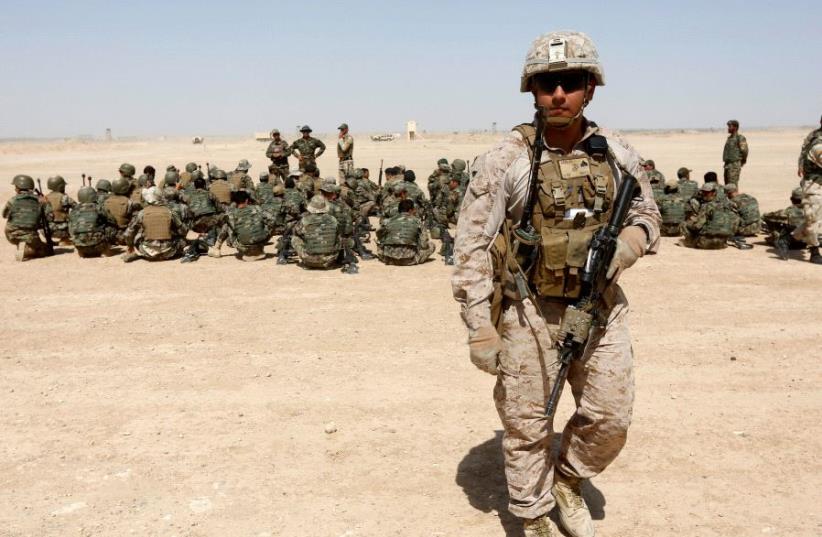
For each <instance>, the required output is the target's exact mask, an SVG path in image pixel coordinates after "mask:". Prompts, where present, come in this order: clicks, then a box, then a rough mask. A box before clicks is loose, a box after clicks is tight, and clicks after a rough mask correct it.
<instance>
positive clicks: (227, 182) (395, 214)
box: [3, 159, 468, 274]
mask: <svg viewBox="0 0 822 537" xmlns="http://www.w3.org/2000/svg"><path fill="white" fill-rule="evenodd" d="M250 167H251V166H250V164H249V163H248V161H246V160H242V161H240V163H239V164H238V165H237V167H236V169H235V170H234V171H232V172H230V173H226V172H225V171H223V170H221V169H218V168H216V167H208V166H207V167H206V169H205V170H202V169H201V167H200V166H198V165H197V164H195V163H189V164H187V165H186V167H185V170H184V171H179V170H177V168H175V167H174V166H169V167H168V168H167V170H166V173H165V175H164V176H163V178H162V179H161V180H160V181H155V170H154V168H152V167H151V166H147V167H146V168H145V169H144V173H143V175H141V176H140V177H139V178H135V174H136V170H135V168H134V166H133V165H131V164H123V165H122V166H120V168H119V175H120V176H119V177H118V178H117V179H115V180H114V181H107V180H105V179H101V180H99V181H97V183H96V185H95V186H94V187H92V186H91V182H92V180H91V178H89V179H88V184H86V179H85V177H84V178H83V187H82V188H81V189H79V191H78V193H77V198H78V200H77V201H74V200H73V199H71V197H70V196H68V195H67V194H66V192H65V189H66V181H65V180H64V179H63V178H62V177H59V176H56V177H52V178H50V179H49V180H48V183H47V184H48V188H49V190H50V192H49V193H48V194H46V195H44V194H43V193H42V192H40V191H39V190H37V189H35V188H34V181H33V180H32V178H31V177H29V176H25V175H18V176H16V177H15V178H14V180H13V181H12V183H13V184H14V186H15V189H16V195H15V196H14V197H13V198H12V199H11V200H10V201H9V202H8V204H7V205H6V207H5V209H4V213H3V215H4V217H5V218H7V219H8V221H7V224H6V237H7V238H8V240H9V241H11V242H12V243H14V244H16V245H17V246H18V253H17V259H18V260H23V259H25V258H32V257H41V256H44V255H48V250H49V248H48V247H47V246H49V244H51V245H52V246H53V243H51V242H50V241H52V240H59V241H60V242H61V243H62V244H73V245H74V246H75V249H76V251H77V253H78V255H80V256H81V257H96V256H100V255H111V254H112V253H114V248H115V247H117V246H125V247H126V249H127V251H126V253H125V254H124V255H123V260H124V261H126V262H131V261H134V260H136V259H139V258H144V259H147V260H167V259H173V258H177V257H180V256H183V260H182V261H183V262H191V261H194V260H196V259H198V258H199V256H200V255H202V254H206V253H207V254H208V255H209V256H211V257H220V256H221V255H222V247H223V245H228V246H231V247H233V248H234V249H235V250H236V252H237V254H236V255H237V257H239V258H240V259H243V260H245V261H254V260H260V259H264V258H265V254H264V247H265V245H266V244H268V243H269V241H270V240H271V239H272V237H274V236H275V235H279V240H278V241H277V254H276V257H277V262H278V263H279V264H286V263H289V262H290V261H291V260H292V259H296V260H297V262H298V263H300V265H301V266H303V267H305V268H331V267H341V268H342V270H343V272H346V273H349V274H352V273H356V272H357V271H358V268H357V267H358V265H357V264H358V257H359V259H371V258H373V254H372V253H371V252H370V251H369V250H368V249H366V248H365V246H364V243H367V242H369V241H370V232H372V231H375V230H374V228H373V227H371V224H370V221H369V217H372V216H373V217H378V218H379V222H380V226H379V229H377V230H376V245H377V252H376V255H377V257H378V258H379V259H380V260H381V261H383V262H384V263H386V264H395V265H413V264H418V263H422V262H424V261H425V260H427V259H428V258H429V257H430V256H431V255H432V254H433V251H434V246H433V245H432V244H431V242H430V236H431V235H432V234H433V235H434V236H435V237H437V238H438V239H440V240H442V248H441V250H440V254H441V255H442V256H443V257H444V260H445V262H446V263H448V264H452V263H453V240H452V239H451V235H450V232H449V225H451V224H456V217H457V213H458V210H459V204H460V202H461V200H462V193H463V192H464V188H465V185H466V184H467V182H468V174H467V173H466V172H465V171H464V170H465V162H464V161H460V160H457V161H455V162H454V163H453V169H452V166H450V165H448V163H447V161H444V159H443V160H442V161H441V163H439V164H438V168H437V170H435V172H434V173H433V174H431V177H430V178H429V184H428V190H429V193H430V195H431V198H430V199H428V198H426V196H425V195H424V194H423V192H422V190H421V189H420V188H419V187H418V186H417V184H416V175H415V173H414V172H413V170H405V169H404V167H402V166H396V167H393V168H388V169H387V170H385V176H386V180H385V184H384V185H378V184H377V183H374V181H372V180H371V179H370V176H369V171H368V170H367V169H364V168H356V169H353V170H351V172H350V173H349V174H347V175H346V176H345V177H344V179H343V180H342V181H341V184H338V182H337V180H336V179H335V178H326V179H321V178H320V176H319V172H318V170H317V169H316V166H314V165H313V164H309V165H307V166H305V167H304V170H303V171H301V170H290V171H289V172H288V173H287V174H284V173H282V170H279V169H277V168H276V166H275V165H274V164H272V166H271V167H270V168H269V172H268V173H263V174H260V176H259V181H258V183H257V184H254V181H252V179H251V178H250V177H249V175H248V170H249V169H250ZM272 168H273V169H272ZM283 175H285V177H284V178H283ZM380 182H382V181H380ZM39 230H43V231H44V235H46V239H45V241H44V240H41V239H40V237H39ZM46 231H47V232H48V233H45V232H46ZM190 232H193V233H194V234H195V235H196V236H195V237H194V238H191V239H189V238H188V236H189V233H190ZM47 243H49V244H47Z"/></svg>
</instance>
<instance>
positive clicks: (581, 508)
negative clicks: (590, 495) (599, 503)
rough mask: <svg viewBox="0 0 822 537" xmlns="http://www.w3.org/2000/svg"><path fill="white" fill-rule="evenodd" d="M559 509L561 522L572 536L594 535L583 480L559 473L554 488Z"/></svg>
mask: <svg viewBox="0 0 822 537" xmlns="http://www.w3.org/2000/svg"><path fill="white" fill-rule="evenodd" d="M552 492H553V493H554V499H555V500H556V501H557V509H558V510H559V522H560V524H562V527H563V528H565V531H567V532H568V533H569V534H570V535H571V537H594V535H595V531H594V522H593V520H591V512H590V511H588V506H587V505H586V504H585V500H584V499H583V497H582V480H581V479H576V478H573V477H567V476H560V475H557V480H556V483H554V488H553V490H552Z"/></svg>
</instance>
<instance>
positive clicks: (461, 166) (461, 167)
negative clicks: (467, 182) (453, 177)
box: [451, 158, 467, 172]
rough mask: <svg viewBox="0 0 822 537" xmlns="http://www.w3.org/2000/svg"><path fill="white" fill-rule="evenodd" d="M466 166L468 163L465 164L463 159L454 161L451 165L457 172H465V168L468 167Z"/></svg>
mask: <svg viewBox="0 0 822 537" xmlns="http://www.w3.org/2000/svg"><path fill="white" fill-rule="evenodd" d="M466 166H467V164H466V163H465V161H464V160H462V159H461V158H457V159H454V162H452V163H451V168H452V169H453V170H454V171H455V172H463V171H465V167H466Z"/></svg>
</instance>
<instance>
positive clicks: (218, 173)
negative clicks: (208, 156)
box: [211, 169, 226, 179]
mask: <svg viewBox="0 0 822 537" xmlns="http://www.w3.org/2000/svg"><path fill="white" fill-rule="evenodd" d="M211 178H212V179H225V178H226V174H225V172H224V171H223V170H220V169H217V170H214V171H212V172H211Z"/></svg>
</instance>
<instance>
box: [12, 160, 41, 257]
mask: <svg viewBox="0 0 822 537" xmlns="http://www.w3.org/2000/svg"><path fill="white" fill-rule="evenodd" d="M11 184H13V185H14V191H15V195H14V197H13V198H11V199H10V200H9V201H7V202H6V206H5V207H3V218H5V219H6V229H5V232H6V239H7V240H8V241H9V242H10V243H12V244H13V245H15V246H16V247H17V252H16V253H15V255H14V259H16V260H17V261H24V260H26V259H33V258H35V257H45V256H47V255H48V253H49V247H48V245H46V243H44V242H43V241H42V240H41V239H40V234H39V233H38V232H37V231H38V230H39V229H42V230H43V231H44V232H45V229H44V227H43V225H44V223H45V222H47V221H48V214H49V213H50V212H51V205H50V204H49V202H48V201H46V200H45V199H44V198H39V197H37V196H36V195H35V193H34V179H32V178H31V177H29V176H28V175H16V176H15V177H14V179H12V181H11ZM46 225H48V224H46Z"/></svg>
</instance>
